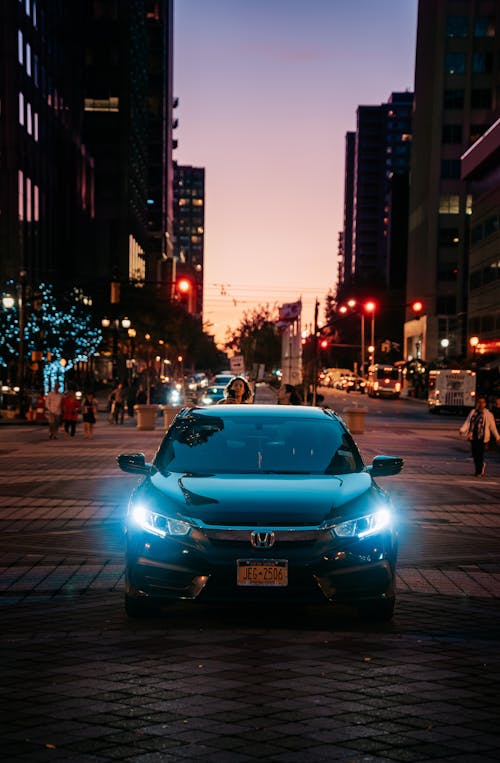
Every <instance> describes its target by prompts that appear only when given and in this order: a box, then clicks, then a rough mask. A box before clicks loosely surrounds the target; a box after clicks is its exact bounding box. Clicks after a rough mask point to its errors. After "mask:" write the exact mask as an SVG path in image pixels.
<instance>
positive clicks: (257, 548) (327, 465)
mask: <svg viewBox="0 0 500 763" xmlns="http://www.w3.org/2000/svg"><path fill="white" fill-rule="evenodd" d="M118 464H119V466H120V468H121V469H123V471H125V472H129V473H133V474H139V475H143V477H144V478H143V479H142V480H141V482H140V484H138V486H137V487H136V488H135V489H134V491H133V493H132V495H131V498H130V502H129V507H128V513H127V520H126V592H125V606H126V611H127V614H128V615H129V616H131V617H137V616H141V615H147V614H149V613H153V612H155V611H158V610H159V608H160V607H163V606H164V605H166V604H168V603H169V602H173V601H179V600H198V601H200V602H216V603H223V602H233V603H234V602H237V603H246V602H259V603H268V604H272V605H274V604H278V603H293V604H297V603H304V604H313V605H314V604H319V603H325V604H327V603H335V602H343V603H348V604H353V605H356V606H357V607H358V608H359V609H360V610H361V612H362V614H363V615H369V616H370V617H374V618H378V619H390V618H391V617H392V614H393V611H394V603H395V569H396V557H397V525H396V518H395V512H394V507H393V506H392V504H391V500H390V498H389V496H388V494H387V493H386V492H385V490H383V489H382V488H381V487H380V485H378V484H377V483H376V481H375V480H376V478H377V477H382V476H389V475H393V474H398V473H399V472H400V471H401V469H402V466H403V461H402V459H401V458H399V457H396V456H376V457H375V458H374V460H373V463H372V464H371V465H370V466H365V464H364V463H363V460H362V457H361V454H360V452H359V450H358V448H357V446H356V444H355V442H354V441H353V439H352V437H351V435H350V433H349V431H348V429H347V427H346V426H345V424H344V422H343V421H342V419H341V418H340V417H339V416H337V415H336V414H335V413H334V412H333V411H331V410H329V409H322V408H316V407H314V408H313V407H305V406H275V405H262V406H259V405H239V406H233V405H232V406H218V408H217V412H216V413H215V411H214V410H213V409H210V408H198V407H196V408H186V409H184V410H182V411H181V412H180V413H179V414H178V415H177V416H176V418H175V419H174V421H173V422H172V424H171V426H170V428H169V429H168V431H167V432H166V433H165V435H164V437H163V439H162V441H161V443H160V446H159V448H158V450H157V452H156V454H155V456H154V459H153V462H152V463H146V460H145V456H144V454H143V453H131V454H122V455H120V456H118Z"/></svg>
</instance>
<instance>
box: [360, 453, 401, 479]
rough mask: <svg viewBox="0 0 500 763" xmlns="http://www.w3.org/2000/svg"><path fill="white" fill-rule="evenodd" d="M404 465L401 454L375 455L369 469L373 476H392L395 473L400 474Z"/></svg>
mask: <svg viewBox="0 0 500 763" xmlns="http://www.w3.org/2000/svg"><path fill="white" fill-rule="evenodd" d="M403 465H404V461H403V459H402V458H401V456H375V458H374V459H373V462H372V464H371V466H369V467H368V471H369V472H370V474H371V475H372V477H390V476H391V475H393V474H399V472H400V471H401V469H402V468H403Z"/></svg>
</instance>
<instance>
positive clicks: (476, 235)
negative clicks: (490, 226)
mask: <svg viewBox="0 0 500 763" xmlns="http://www.w3.org/2000/svg"><path fill="white" fill-rule="evenodd" d="M483 238H484V236H483V225H482V223H480V224H479V225H475V226H474V227H473V229H472V230H471V233H470V243H471V246H473V245H474V244H477V243H478V242H479V241H482V240H483Z"/></svg>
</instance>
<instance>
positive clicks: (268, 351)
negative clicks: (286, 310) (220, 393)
mask: <svg viewBox="0 0 500 763" xmlns="http://www.w3.org/2000/svg"><path fill="white" fill-rule="evenodd" d="M277 321H278V308H277V306H276V305H274V306H273V307H272V308H270V307H269V305H259V306H258V307H256V308H254V309H253V310H251V311H245V312H244V313H243V320H242V321H241V323H240V325H239V326H238V328H237V329H236V331H234V332H233V334H232V336H231V337H230V338H229V339H228V341H227V342H226V344H225V346H226V348H227V349H229V350H234V351H236V352H239V353H241V355H243V358H244V361H245V368H252V366H253V364H254V363H258V364H260V363H263V364H264V365H265V367H266V368H267V369H271V368H273V367H276V366H279V365H280V362H281V338H280V336H279V335H278V332H277V330H276V323H277Z"/></svg>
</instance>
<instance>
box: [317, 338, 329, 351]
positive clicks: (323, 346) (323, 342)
mask: <svg viewBox="0 0 500 763" xmlns="http://www.w3.org/2000/svg"><path fill="white" fill-rule="evenodd" d="M329 345H330V342H329V341H328V339H322V340H321V342H320V343H319V346H320V347H321V349H322V350H326V348H327V347H328V346H329Z"/></svg>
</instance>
